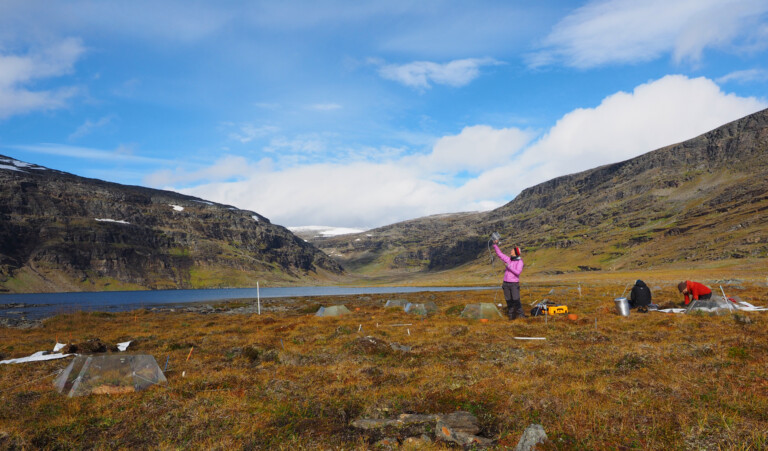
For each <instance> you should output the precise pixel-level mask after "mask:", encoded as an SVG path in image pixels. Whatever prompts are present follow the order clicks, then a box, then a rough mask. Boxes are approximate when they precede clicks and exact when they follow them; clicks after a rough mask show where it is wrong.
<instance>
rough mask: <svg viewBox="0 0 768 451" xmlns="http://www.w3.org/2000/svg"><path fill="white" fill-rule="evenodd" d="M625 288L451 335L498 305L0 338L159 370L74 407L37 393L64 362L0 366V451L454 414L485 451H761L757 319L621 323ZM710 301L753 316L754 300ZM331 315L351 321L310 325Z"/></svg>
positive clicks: (243, 438)
mask: <svg viewBox="0 0 768 451" xmlns="http://www.w3.org/2000/svg"><path fill="white" fill-rule="evenodd" d="M644 280H646V279H644ZM646 282H647V283H648V285H649V286H650V287H651V288H652V289H654V290H653V293H654V298H655V300H656V302H658V303H660V304H669V305H671V304H672V303H680V302H681V297H680V296H679V295H678V294H677V292H676V289H675V287H674V284H673V283H672V282H671V281H669V282H664V281H658V282H657V281H654V280H646ZM624 284H625V283H624V282H623V281H622V283H618V282H616V281H611V282H610V283H609V282H600V281H598V280H590V281H583V282H581V284H579V283H578V282H573V283H568V284H554V283H544V282H541V283H529V284H524V287H523V296H524V302H528V303H530V302H533V301H534V300H541V299H544V298H547V299H550V300H553V301H556V302H562V303H565V304H567V305H568V306H569V309H570V312H571V313H574V314H576V315H577V318H576V319H575V320H569V319H566V318H565V317H564V316H559V317H554V318H548V319H547V320H546V321H545V320H544V318H541V317H538V318H528V319H525V320H517V321H507V320H501V319H500V320H492V321H488V322H480V321H474V320H467V319H463V318H460V317H458V316H457V315H456V314H455V311H457V310H459V309H460V308H461V306H463V305H466V304H469V303H476V302H496V303H499V302H503V301H501V294H500V293H495V292H493V291H468V292H440V293H412V294H398V295H395V296H393V295H366V296H338V297H327V298H312V299H294V300H274V301H271V300H266V301H264V300H263V301H262V302H263V308H264V310H263V311H264V313H263V314H262V315H256V314H248V315H246V314H235V315H233V314H225V313H215V314H200V313H187V312H150V311H146V310H139V311H134V312H126V313H114V314H109V315H104V314H99V313H83V312H76V313H70V314H62V315H59V316H56V317H54V318H50V319H48V320H46V321H45V323H44V326H43V327H41V328H38V329H29V330H18V329H0V354H4V355H5V356H6V358H9V357H18V356H23V355H29V354H31V353H33V352H35V351H39V350H44V349H51V348H52V347H53V344H54V342H55V341H56V340H57V339H58V341H59V342H79V341H83V340H87V339H90V338H100V339H101V340H102V341H105V342H112V343H116V342H122V341H127V340H134V343H133V345H132V346H133V347H132V348H131V349H130V352H136V353H147V354H151V355H153V356H155V358H156V360H157V361H158V363H159V364H160V366H161V368H164V367H165V365H166V362H168V368H167V371H166V377H167V378H168V385H167V386H165V387H160V386H158V387H154V388H152V389H149V390H146V391H142V392H137V393H131V394H122V395H112V396H110V395H92V396H87V397H80V398H71V399H69V398H65V397H63V396H61V395H59V394H58V393H56V392H55V391H54V389H53V386H52V380H53V374H54V373H55V372H57V371H59V370H61V369H62V368H64V367H65V366H66V365H67V364H68V361H67V360H56V361H49V362H39V363H27V364H19V365H2V366H0V398H2V399H1V400H0V448H14V447H18V448H29V449H32V448H98V449H116V448H161V449H164V448H180V447H183V448H206V449H233V448H247V449H254V448H256V449H280V448H282V449H297V448H309V449H316V448H321V449H367V448H370V447H371V443H369V442H368V441H367V439H366V437H365V436H364V435H361V434H360V433H359V432H358V431H356V430H354V429H353V428H352V427H350V422H351V421H352V420H354V419H356V418H361V417H363V418H389V417H394V416H396V415H398V414H400V413H425V414H427V413H448V412H453V411H456V410H466V411H469V412H471V413H473V414H474V415H476V416H477V417H478V419H479V420H480V423H481V426H482V428H483V430H482V432H481V435H484V436H486V437H492V438H494V439H496V440H497V446H498V447H499V448H500V449H502V448H506V447H514V446H515V445H516V443H517V441H518V439H519V437H520V435H521V433H522V432H523V430H524V429H525V428H526V427H527V426H528V425H529V424H531V423H540V424H542V425H543V426H544V428H545V430H546V431H547V433H548V435H549V437H550V439H551V442H550V443H549V444H548V445H547V447H548V448H550V449H617V448H624V449H687V448H694V449H712V448H717V447H720V448H723V449H765V448H766V446H768V432H766V431H768V413H766V412H768V313H760V312H754V313H742V314H740V315H739V317H735V316H732V315H725V316H706V315H671V314H662V313H648V314H640V313H635V312H632V314H630V316H629V317H621V316H618V315H616V314H615V313H614V303H613V298H614V297H615V296H616V295H617V294H620V293H621V291H622V289H623V288H624ZM579 287H580V288H581V295H580V294H579ZM715 287H716V286H713V288H715ZM724 288H725V289H726V291H727V292H728V294H729V295H739V296H740V297H741V298H742V299H745V300H748V301H750V302H752V303H754V304H756V305H768V288H767V287H766V286H765V283H764V282H763V283H759V282H757V281H755V282H743V283H739V284H733V285H730V286H724ZM550 292H551V293H550ZM391 298H397V299H406V300H408V301H410V302H426V301H434V302H435V303H436V304H437V305H438V307H439V309H440V311H439V312H438V313H437V314H434V315H430V316H428V317H426V318H424V317H421V316H418V315H408V314H406V313H404V312H403V311H401V310H399V309H395V308H385V307H384V304H385V302H386V300H387V299H391ZM249 302H252V301H250V300H245V301H238V303H236V304H234V305H233V306H237V307H242V306H243V305H244V304H247V303H249ZM336 304H345V305H346V306H347V307H348V308H349V309H350V310H351V311H352V313H351V314H350V315H346V316H342V317H337V318H316V317H314V316H313V315H312V313H311V312H312V311H314V310H315V309H316V307H317V306H318V305H325V306H328V305H336ZM459 311H460V310H459ZM745 317H746V318H748V319H749V321H745V320H744V318H745ZM368 336H371V337H375V338H376V339H377V341H376V343H386V344H389V345H392V344H394V345H397V346H372V345H370V343H371V342H370V341H365V340H361V338H364V337H368ZM514 337H545V338H546V340H536V341H525V340H515V339H514ZM406 349H409V350H406ZM427 446H429V447H431V448H434V449H443V448H449V445H448V444H445V443H439V442H435V443H432V444H430V445H427Z"/></svg>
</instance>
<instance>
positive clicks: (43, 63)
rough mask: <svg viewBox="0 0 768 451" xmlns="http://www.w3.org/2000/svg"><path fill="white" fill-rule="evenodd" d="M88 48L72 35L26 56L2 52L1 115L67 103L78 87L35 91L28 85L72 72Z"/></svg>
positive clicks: (3, 116) (0, 59)
mask: <svg viewBox="0 0 768 451" xmlns="http://www.w3.org/2000/svg"><path fill="white" fill-rule="evenodd" d="M84 52H85V49H84V48H83V46H82V44H81V42H80V40H78V39H74V38H69V39H65V40H62V41H60V42H58V43H57V44H55V45H52V46H49V47H47V48H44V49H42V50H38V51H34V52H30V53H28V54H26V55H23V56H20V55H3V54H0V119H3V118H7V117H10V116H13V115H17V114H24V113H29V112H32V111H41V110H42V111H45V110H53V109H58V108H63V107H65V106H66V104H67V101H68V100H69V99H71V98H72V97H74V96H75V95H76V94H77V93H78V92H79V90H78V88H76V87H72V86H67V87H61V88H57V89H52V90H39V91H34V90H31V89H29V88H28V87H27V85H29V84H30V83H31V82H34V81H36V80H41V79H48V78H52V77H59V76H62V75H67V74H69V73H71V72H72V70H73V67H74V64H75V62H76V61H77V60H78V59H79V58H80V56H81V55H82V54H83V53H84Z"/></svg>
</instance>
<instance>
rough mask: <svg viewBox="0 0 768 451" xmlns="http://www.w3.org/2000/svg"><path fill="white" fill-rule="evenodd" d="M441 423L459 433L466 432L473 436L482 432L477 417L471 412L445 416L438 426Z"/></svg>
mask: <svg viewBox="0 0 768 451" xmlns="http://www.w3.org/2000/svg"><path fill="white" fill-rule="evenodd" d="M441 423H442V424H444V425H446V426H448V427H450V428H451V429H452V430H454V431H457V432H464V433H467V434H471V435H475V434H477V433H478V432H480V424H479V423H478V421H477V417H476V416H474V415H472V414H471V413H469V412H464V411H458V412H453V413H449V414H447V415H443V416H442V418H440V420H439V422H438V425H439V424H441Z"/></svg>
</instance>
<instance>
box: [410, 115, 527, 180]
mask: <svg viewBox="0 0 768 451" xmlns="http://www.w3.org/2000/svg"><path fill="white" fill-rule="evenodd" d="M534 136H535V135H534V133H533V132H527V131H523V130H520V129H517V128H502V129H498V130H497V129H494V128H492V127H489V126H487V125H475V126H473V127H465V128H464V129H463V130H462V131H461V133H459V134H458V135H454V136H444V137H442V138H440V139H439V140H438V141H437V142H436V143H435V145H434V148H433V149H432V153H430V154H429V155H425V156H423V157H419V158H417V160H418V161H419V163H420V164H421V165H423V166H425V167H427V168H429V170H431V171H435V172H441V171H449V172H462V171H469V172H474V171H480V170H485V169H487V168H489V167H493V165H495V164H499V163H504V162H506V161H509V160H510V159H511V158H512V157H513V156H514V154H515V153H516V152H518V151H520V150H521V149H522V148H523V147H524V146H525V144H527V143H528V142H529V141H530V140H531V139H532V138H533V137H534Z"/></svg>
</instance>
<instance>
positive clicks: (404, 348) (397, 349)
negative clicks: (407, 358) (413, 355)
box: [389, 343, 411, 352]
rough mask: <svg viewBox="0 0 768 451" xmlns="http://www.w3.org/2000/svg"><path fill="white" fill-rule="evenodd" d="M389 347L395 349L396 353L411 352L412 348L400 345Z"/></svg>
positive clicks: (395, 344)
mask: <svg viewBox="0 0 768 451" xmlns="http://www.w3.org/2000/svg"><path fill="white" fill-rule="evenodd" d="M389 347H390V348H392V349H394V350H395V351H400V352H411V347H410V346H406V345H401V344H398V343H390V344H389Z"/></svg>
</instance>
